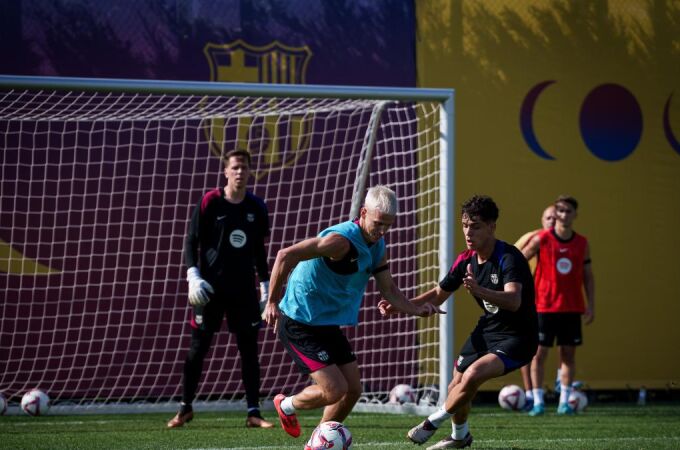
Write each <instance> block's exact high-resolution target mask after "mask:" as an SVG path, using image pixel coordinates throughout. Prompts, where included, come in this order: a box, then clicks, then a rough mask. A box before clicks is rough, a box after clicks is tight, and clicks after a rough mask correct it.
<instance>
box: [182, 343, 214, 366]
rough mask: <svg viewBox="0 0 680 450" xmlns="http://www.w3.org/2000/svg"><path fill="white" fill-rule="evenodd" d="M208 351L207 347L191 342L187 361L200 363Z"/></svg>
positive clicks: (208, 347)
mask: <svg viewBox="0 0 680 450" xmlns="http://www.w3.org/2000/svg"><path fill="white" fill-rule="evenodd" d="M208 350H210V346H209V345H205V344H204V343H201V342H198V341H193V342H192V343H191V347H189V353H187V361H189V362H192V361H202V360H203V359H204V358H205V355H207V354H208Z"/></svg>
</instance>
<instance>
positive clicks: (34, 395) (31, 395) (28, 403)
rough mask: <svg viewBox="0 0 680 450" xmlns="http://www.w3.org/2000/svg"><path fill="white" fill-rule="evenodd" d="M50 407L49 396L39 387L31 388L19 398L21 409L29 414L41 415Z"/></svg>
mask: <svg viewBox="0 0 680 450" xmlns="http://www.w3.org/2000/svg"><path fill="white" fill-rule="evenodd" d="M49 409H50V398H49V397H48V396H47V394H45V393H44V392H43V391H41V390H40V389H33V390H30V391H28V392H26V393H25V394H24V396H23V397H22V398H21V410H22V411H23V412H25V413H26V414H28V415H29V416H42V415H44V414H47V411H49Z"/></svg>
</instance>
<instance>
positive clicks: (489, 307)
mask: <svg viewBox="0 0 680 450" xmlns="http://www.w3.org/2000/svg"><path fill="white" fill-rule="evenodd" d="M482 303H484V309H486V310H487V311H489V312H490V313H491V314H496V313H497V312H498V306H496V305H494V304H493V303H489V302H487V301H486V300H484V299H482Z"/></svg>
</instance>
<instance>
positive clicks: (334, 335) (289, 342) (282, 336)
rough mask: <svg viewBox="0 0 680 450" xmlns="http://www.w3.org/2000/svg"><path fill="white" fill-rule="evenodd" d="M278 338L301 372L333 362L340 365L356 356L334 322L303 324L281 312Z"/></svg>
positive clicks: (307, 372) (347, 362)
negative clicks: (314, 324)
mask: <svg viewBox="0 0 680 450" xmlns="http://www.w3.org/2000/svg"><path fill="white" fill-rule="evenodd" d="M279 340H280V341H281V343H282V344H283V347H284V348H285V349H286V352H288V354H289V355H290V356H291V357H292V358H293V361H295V364H296V365H297V367H298V369H299V370H300V372H302V373H304V374H310V373H312V372H316V371H317V370H319V369H323V368H324V367H328V366H331V365H333V364H335V365H338V366H342V365H345V364H349V363H351V362H352V361H356V359H357V357H356V355H355V354H354V352H353V351H352V347H351V346H350V344H349V341H348V340H347V337H345V334H344V333H343V332H342V330H341V329H340V327H339V326H337V325H324V326H313V325H307V324H304V323H300V322H297V321H295V320H293V319H291V318H290V317H287V316H285V315H284V314H281V317H279Z"/></svg>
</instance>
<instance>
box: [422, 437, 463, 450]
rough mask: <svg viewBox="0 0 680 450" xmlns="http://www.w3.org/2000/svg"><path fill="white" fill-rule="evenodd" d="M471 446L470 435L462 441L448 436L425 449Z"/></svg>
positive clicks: (436, 449) (437, 449) (434, 449)
mask: <svg viewBox="0 0 680 450" xmlns="http://www.w3.org/2000/svg"><path fill="white" fill-rule="evenodd" d="M471 445H472V435H471V434H470V433H468V434H467V435H466V436H465V437H464V438H463V439H454V438H452V437H451V436H450V435H449V436H446V437H445V438H444V439H442V440H441V441H439V442H437V443H436V444H434V445H431V446H429V447H427V450H439V449H441V448H465V447H469V446H471Z"/></svg>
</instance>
